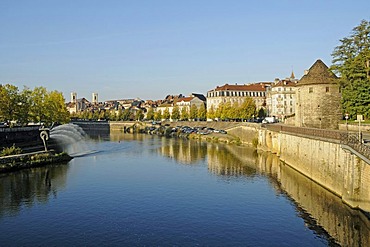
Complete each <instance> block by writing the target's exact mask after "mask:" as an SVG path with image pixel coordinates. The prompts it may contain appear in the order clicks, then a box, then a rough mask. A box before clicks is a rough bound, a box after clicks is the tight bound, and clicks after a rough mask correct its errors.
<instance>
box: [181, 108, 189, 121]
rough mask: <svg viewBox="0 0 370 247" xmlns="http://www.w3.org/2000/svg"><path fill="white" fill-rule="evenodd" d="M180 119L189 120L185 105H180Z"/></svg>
mask: <svg viewBox="0 0 370 247" xmlns="http://www.w3.org/2000/svg"><path fill="white" fill-rule="evenodd" d="M180 119H181V120H182V121H187V120H189V113H188V108H187V107H182V108H181V116H180Z"/></svg>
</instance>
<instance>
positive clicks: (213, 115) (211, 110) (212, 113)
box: [207, 105, 216, 120]
mask: <svg viewBox="0 0 370 247" xmlns="http://www.w3.org/2000/svg"><path fill="white" fill-rule="evenodd" d="M207 118H208V119H212V120H213V119H215V118H216V112H215V109H214V107H213V105H211V107H210V108H209V110H208V111H207Z"/></svg>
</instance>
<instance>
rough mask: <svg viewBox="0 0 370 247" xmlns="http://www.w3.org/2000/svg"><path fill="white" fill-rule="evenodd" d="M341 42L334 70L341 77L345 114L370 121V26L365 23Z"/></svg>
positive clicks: (334, 54) (334, 58) (337, 48)
mask: <svg viewBox="0 0 370 247" xmlns="http://www.w3.org/2000/svg"><path fill="white" fill-rule="evenodd" d="M340 42H341V44H340V45H339V46H337V47H335V49H334V51H333V53H332V57H333V60H332V62H333V65H332V66H331V69H332V70H333V71H334V72H335V73H337V74H338V75H339V76H340V84H341V87H342V106H343V113H348V114H349V115H350V117H352V118H353V117H354V116H355V115H357V114H363V115H365V117H366V118H370V95H369V92H370V22H369V21H366V20H362V21H361V23H360V25H359V26H357V27H355V28H353V30H352V34H351V35H350V36H349V37H345V38H343V39H341V40H340Z"/></svg>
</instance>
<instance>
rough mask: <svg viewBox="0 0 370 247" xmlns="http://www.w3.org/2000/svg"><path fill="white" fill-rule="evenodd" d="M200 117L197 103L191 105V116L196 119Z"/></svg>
mask: <svg viewBox="0 0 370 247" xmlns="http://www.w3.org/2000/svg"><path fill="white" fill-rule="evenodd" d="M197 117H198V108H197V106H196V105H194V104H193V105H191V106H190V113H189V118H190V119H193V120H195V119H196V118H197Z"/></svg>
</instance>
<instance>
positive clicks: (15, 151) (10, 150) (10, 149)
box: [0, 144, 22, 157]
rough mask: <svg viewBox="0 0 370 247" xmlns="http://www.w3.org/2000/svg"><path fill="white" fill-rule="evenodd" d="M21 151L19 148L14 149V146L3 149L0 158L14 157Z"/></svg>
mask: <svg viewBox="0 0 370 247" xmlns="http://www.w3.org/2000/svg"><path fill="white" fill-rule="evenodd" d="M21 153H22V149H21V148H19V147H16V146H15V145H14V144H13V146H11V147H8V148H3V150H2V151H1V152H0V157H3V156H8V155H15V154H21Z"/></svg>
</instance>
